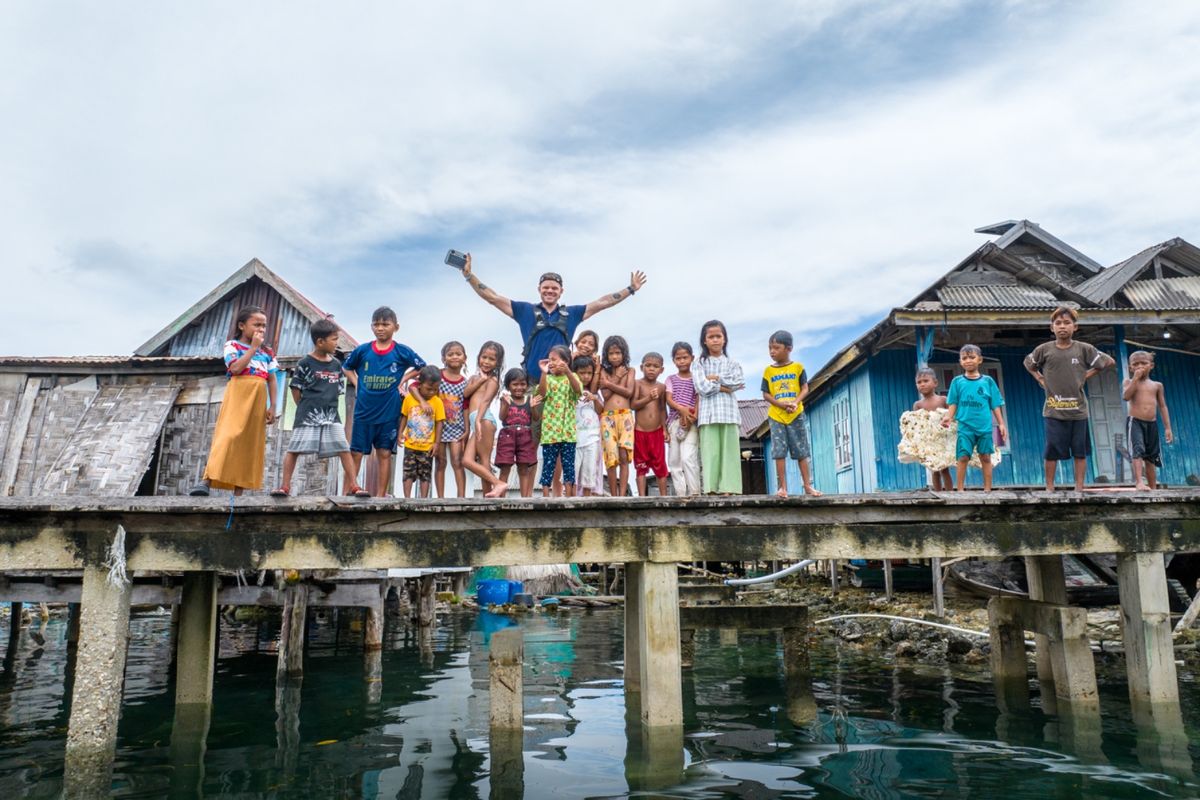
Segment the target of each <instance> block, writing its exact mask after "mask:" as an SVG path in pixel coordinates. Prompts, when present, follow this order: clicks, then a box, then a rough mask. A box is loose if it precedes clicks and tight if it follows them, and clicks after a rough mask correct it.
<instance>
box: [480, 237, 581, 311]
mask: <svg viewBox="0 0 1200 800" xmlns="http://www.w3.org/2000/svg"><path fill="white" fill-rule="evenodd" d="M463 277H464V278H466V279H467V283H469V284H471V288H472V289H474V290H475V294H477V295H479V296H480V297H482V298H483V299H484V300H486V301H487V302H489V303H491V304H492V305H493V306H495V307H496V308H498V309H500V312H501V313H503V314H504V315H505V316H506V317H512V318H514V319H515V317H513V308H512V300H510V299H509V298H507V297H505V296H504V295H502V294H499V293H498V292H497V291H496V290H495V289H493V288H492V287H490V286H485V285H484V283H483V281H481V280H479V276H477V275H476V274H475V273H473V272H471V254H470V253H467V264H466V266H465V267H463ZM584 319H587V317H586V316H585V317H584Z"/></svg>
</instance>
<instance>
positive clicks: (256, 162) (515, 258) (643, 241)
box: [0, 2, 1200, 366]
mask: <svg viewBox="0 0 1200 800" xmlns="http://www.w3.org/2000/svg"><path fill="white" fill-rule="evenodd" d="M971 8H972V7H971V6H969V5H968V6H965V9H966V10H964V6H963V5H962V4H956V3H944V4H938V5H936V6H934V5H929V4H924V3H911V4H906V5H899V4H894V3H860V4H858V5H857V6H853V7H851V6H847V5H846V4H841V3H833V2H828V3H823V4H819V5H814V4H804V5H802V6H795V5H792V4H784V3H778V4H770V5H765V4H759V5H756V6H755V13H754V14H753V15H751V14H748V13H746V11H745V9H744V8H741V7H735V6H732V5H728V4H721V3H704V4H698V3H680V4H656V5H654V6H652V7H650V8H647V7H645V6H634V5H632V4H631V5H628V6H621V7H616V8H613V7H610V6H605V8H604V11H603V12H599V11H591V10H589V9H586V8H584V7H581V6H575V5H572V4H505V5H503V6H497V5H489V4H478V5H471V4H468V5H467V6H466V7H455V8H452V9H451V8H436V9H435V8H432V7H430V8H425V7H420V8H418V9H416V10H411V9H410V10H405V11H397V10H395V9H394V8H393V7H392V6H389V5H380V6H376V7H371V8H367V7H363V6H356V7H354V8H352V9H347V8H344V7H339V8H336V9H335V8H334V7H328V8H316V9H313V8H310V9H297V8H295V7H293V6H282V5H280V6H269V5H265V4H260V5H255V6H253V7H250V8H246V7H243V6H233V5H231V6H229V7H228V8H227V9H226V10H224V11H223V12H221V13H216V12H213V11H212V10H211V7H201V6H193V7H184V8H182V9H181V8H167V7H158V8H154V9H151V10H147V9H140V10H139V12H138V14H137V16H124V17H122V16H118V15H116V14H114V13H113V12H112V10H111V8H105V9H89V8H87V7H79V8H77V9H76V10H75V12H74V13H73V14H72V15H71V16H70V17H69V18H67V19H63V18H62V17H63V14H64V12H63V11H62V10H61V7H56V6H44V7H27V8H25V9H23V11H22V12H21V14H22V15H23V16H21V17H18V18H17V19H16V20H15V21H14V24H13V25H12V26H11V27H10V28H9V31H10V33H9V34H8V36H9V39H8V41H4V40H3V38H0V52H4V53H6V54H7V55H5V56H0V66H2V67H3V70H2V73H3V74H4V75H5V76H6V77H0V108H3V110H4V111H5V118H6V119H9V120H12V119H21V120H23V124H22V125H20V126H13V127H12V128H9V129H7V130H5V131H4V132H0V148H2V150H0V152H3V153H4V154H5V155H4V180H3V185H2V186H0V201H3V205H4V206H5V207H7V208H11V209H13V211H12V213H10V214H7V215H5V217H4V218H2V219H0V232H2V233H3V239H4V241H5V242H6V246H5V250H4V252H5V255H6V257H5V259H4V265H3V267H2V269H3V271H4V275H5V277H6V278H7V280H9V281H10V283H15V284H16V285H17V286H30V287H33V286H37V287H40V290H39V292H38V294H37V297H38V298H39V299H38V300H37V301H35V302H29V299H28V297H24V296H22V293H10V294H9V295H8V296H7V297H6V298H5V300H3V301H0V302H2V303H3V307H4V311H5V313H6V315H8V316H9V317H10V318H13V319H16V320H17V322H18V326H17V328H18V333H17V335H16V336H14V337H10V347H12V348H13V349H14V350H15V351H16V352H21V353H32V354H43V353H50V352H62V353H71V352H85V351H92V352H96V351H99V352H125V351H128V350H130V349H132V347H134V346H136V344H138V343H139V342H140V341H142V340H143V339H145V338H146V337H147V336H149V334H151V333H153V332H154V331H155V330H157V329H158V328H159V327H161V326H162V325H164V324H165V323H166V322H168V321H169V320H170V319H171V318H173V317H174V315H175V314H177V313H178V312H179V311H180V310H182V309H183V308H185V307H186V306H187V305H189V304H190V303H191V302H193V301H194V300H195V299H197V298H198V297H199V296H200V295H201V294H203V293H204V292H206V291H207V290H208V289H209V288H210V287H211V286H212V285H215V284H216V283H217V282H218V281H219V280H221V279H222V278H223V277H225V275H227V274H228V273H229V272H231V271H232V270H234V269H236V268H237V267H238V266H240V265H241V264H242V263H243V262H244V261H246V260H247V259H248V258H250V257H251V256H258V257H260V258H262V259H263V260H264V261H266V263H267V264H268V266H270V267H272V268H273V269H276V270H277V271H278V272H280V273H281V274H282V275H283V276H284V277H286V278H288V279H289V280H291V281H293V282H294V283H295V284H296V285H297V286H298V287H299V288H300V289H301V290H302V291H304V292H305V293H306V294H308V295H309V296H310V297H312V298H313V299H314V300H316V301H317V302H318V303H319V304H321V305H323V306H325V307H326V308H327V309H329V310H331V311H334V312H336V313H337V315H338V317H339V319H340V320H342V321H343V323H344V324H347V325H349V326H350V327H351V329H352V330H354V331H357V332H359V333H361V334H365V333H366V324H365V323H366V319H365V317H366V316H367V315H368V314H369V312H370V310H371V309H372V308H373V307H374V306H376V305H378V304H380V303H382V302H388V303H391V304H393V305H396V306H398V307H400V310H401V312H402V316H404V318H405V332H406V334H407V335H408V336H409V338H408V341H410V342H411V343H412V344H414V345H415V346H417V347H418V349H419V350H420V351H421V352H423V353H426V354H434V353H436V351H437V348H438V347H439V346H440V344H441V342H442V341H443V340H445V339H447V338H460V339H463V340H464V341H467V343H468V345H470V346H471V347H472V348H473V347H474V344H475V343H476V342H478V341H481V340H482V339H483V338H486V337H494V336H497V335H500V338H502V341H504V342H505V343H506V344H508V345H509V346H510V347H512V348H515V350H519V343H518V342H517V340H516V336H515V330H514V328H515V326H512V325H511V323H508V322H506V321H504V320H502V319H501V318H499V316H498V315H497V314H496V313H495V312H493V311H491V310H490V309H487V308H486V306H484V305H483V304H482V302H481V301H479V300H477V299H476V298H474V297H473V296H471V294H470V293H469V291H468V290H467V289H466V287H464V286H462V285H461V284H460V283H456V282H455V281H456V278H455V276H454V275H453V274H452V273H451V272H450V270H448V269H447V268H444V267H439V266H438V265H437V263H436V261H432V260H431V262H430V263H419V264H418V263H397V262H396V260H395V259H394V258H391V257H388V256H387V255H385V253H386V250H384V249H382V248H383V245H385V244H386V245H391V246H394V247H395V248H397V249H398V250H399V251H400V252H409V253H414V252H415V253H421V254H428V256H430V257H432V258H433V259H435V258H436V255H437V254H436V251H437V250H438V249H444V248H445V247H450V246H454V247H467V248H470V249H472V250H473V251H474V252H475V253H476V256H477V265H478V270H479V272H480V273H481V274H482V275H483V276H484V277H485V278H486V279H487V280H488V282H489V283H492V284H494V285H495V286H497V287H498V288H499V289H501V290H502V291H504V292H506V293H511V294H513V295H514V296H517V297H526V296H527V297H529V298H530V299H531V298H532V295H533V292H532V286H533V283H534V281H535V279H536V276H537V274H538V273H539V272H541V271H543V270H545V269H558V270H560V271H562V272H564V273H565V274H566V277H567V292H568V299H569V300H570V301H574V302H582V301H586V300H590V299H593V298H594V297H596V296H599V295H600V294H602V293H604V292H606V291H610V290H612V289H614V288H616V287H618V286H621V285H623V284H624V283H625V281H626V280H627V275H628V271H629V269H631V268H633V267H641V268H644V269H646V270H647V272H649V273H650V275H651V282H650V284H649V285H648V286H647V289H646V291H645V292H644V293H643V294H641V295H639V296H638V297H637V298H636V299H634V300H632V301H630V302H627V303H625V304H623V305H621V306H619V307H618V308H616V309H614V310H612V311H608V312H605V314H604V315H603V316H602V317H599V318H597V319H596V320H595V323H596V327H597V328H598V329H599V330H600V331H601V333H602V334H604V333H609V332H615V331H619V332H622V333H625V334H626V335H627V336H628V337H629V338H630V339H631V343H632V345H633V349H634V351H635V352H641V351H644V350H645V349H650V348H652V347H653V348H656V349H665V348H666V347H668V346H669V344H670V343H671V342H672V341H674V340H675V339H677V338H686V339H688V340H694V339H695V338H696V337H697V334H698V330H696V329H697V327H698V324H699V323H700V322H701V321H703V320H704V319H707V318H709V317H711V316H718V317H721V318H723V319H725V320H726V322H727V323H729V324H730V327H731V338H732V339H733V344H734V350H735V354H737V355H739V356H740V357H742V358H744V359H745V360H746V361H747V362H748V363H749V364H759V363H761V362H762V360H763V357H762V355H761V351H763V350H765V344H764V343H759V342H751V341H747V340H746V339H745V337H748V336H749V335H750V332H751V331H753V332H754V333H755V334H756V335H757V334H758V333H759V332H760V331H762V330H765V329H766V328H774V327H789V328H791V329H793V330H794V331H795V332H796V333H797V336H798V340H799V341H800V342H801V343H802V345H803V344H807V345H809V346H815V345H816V344H817V343H819V342H820V341H821V340H822V338H823V337H824V336H825V335H826V334H825V333H823V331H824V330H825V329H827V328H829V327H831V326H840V325H845V324H850V323H854V322H860V323H861V324H863V325H864V326H865V325H866V324H868V323H869V322H870V321H871V320H872V319H873V318H874V317H877V316H879V315H881V313H882V312H883V311H884V310H885V309H887V308H890V307H891V306H893V305H896V304H898V303H902V302H904V301H907V300H908V299H910V298H911V297H912V296H913V295H914V294H916V292H917V291H918V290H919V289H920V288H922V287H923V286H924V285H925V284H927V283H928V282H929V281H931V280H932V279H933V278H935V277H936V276H938V275H940V274H941V273H942V272H944V271H945V270H946V269H947V268H948V267H949V266H951V265H952V264H953V263H955V262H957V261H958V260H959V259H960V258H961V257H963V256H964V255H965V254H966V253H967V252H969V251H970V250H971V249H972V248H974V247H975V246H977V245H978V244H979V243H981V242H982V241H983V239H982V238H981V237H979V236H977V235H975V234H972V233H971V229H972V228H974V227H976V226H978V225H980V224H983V223H987V222H993V221H996V220H999V219H1004V218H1008V217H1012V216H1024V217H1028V218H1031V219H1035V220H1038V221H1039V222H1041V223H1042V224H1043V225H1045V226H1046V227H1047V228H1048V229H1049V230H1051V231H1053V232H1054V233H1056V234H1057V235H1059V236H1061V237H1063V238H1064V239H1066V240H1067V241H1069V242H1071V243H1072V244H1075V245H1076V246H1078V247H1079V248H1080V249H1082V250H1084V251H1085V252H1088V253H1089V254H1091V255H1093V257H1095V258H1097V259H1098V260H1100V261H1102V262H1113V261H1116V260H1118V259H1120V258H1122V257H1124V256H1126V255H1128V254H1130V253H1132V252H1134V251H1136V250H1138V249H1140V248H1141V247H1143V246H1145V245H1147V244H1150V243H1151V242H1153V241H1158V240H1161V239H1164V238H1167V237H1169V236H1172V235H1183V236H1185V237H1188V236H1190V237H1191V238H1193V239H1197V238H1200V235H1198V234H1197V233H1196V232H1195V231H1192V230H1189V229H1188V227H1187V226H1188V225H1192V226H1194V213H1193V209H1194V203H1192V202H1190V195H1191V192H1192V191H1194V187H1195V186H1196V185H1197V182H1198V180H1197V179H1198V178H1200V155H1198V153H1200V148H1197V147H1196V144H1197V142H1196V141H1195V135H1194V133H1193V132H1194V131H1195V130H1197V129H1198V128H1197V122H1200V120H1198V119H1197V115H1198V111H1197V109H1200V103H1197V99H1198V98H1197V97H1196V89H1195V88H1194V87H1196V86H1198V85H1200V80H1198V79H1200V64H1198V63H1197V62H1196V61H1195V59H1194V58H1192V57H1191V54H1192V53H1194V52H1196V51H1197V49H1198V47H1197V45H1200V41H1198V38H1200V33H1198V30H1200V12H1198V11H1197V10H1196V8H1195V7H1194V6H1193V5H1191V4H1186V3H1159V4H1150V5H1145V4H1137V5H1135V4H1124V3H1111V4H1104V5H1090V6H1089V7H1088V8H1087V9H1083V10H1077V11H1074V12H1066V13H1063V14H1047V13H1045V12H1044V11H1040V10H1039V8H1040V7H1036V6H1035V7H1030V6H1027V5H1025V4H1020V3H1014V4H1012V5H1010V6H1009V11H1008V16H1009V19H1008V21H1001V20H993V23H992V24H994V25H996V26H997V27H996V31H995V35H985V36H981V37H979V38H978V39H977V40H976V41H973V42H972V45H971V47H970V50H969V55H968V56H965V57H964V56H959V57H954V58H949V59H947V63H948V64H950V65H951V67H950V68H949V69H947V70H946V71H945V72H939V71H938V70H937V69H936V65H934V66H931V67H930V68H927V69H923V70H922V69H920V68H919V67H920V66H921V64H922V62H923V61H924V60H928V59H930V58H932V55H931V53H932V51H934V50H936V49H938V48H939V47H940V46H941V45H942V44H944V43H943V42H937V41H930V42H928V43H926V44H927V45H928V46H921V43H920V42H919V40H914V41H916V42H917V44H915V45H914V46H913V48H912V51H911V52H909V53H907V54H906V55H905V57H904V58H905V63H906V64H909V65H910V66H912V67H913V76H912V77H907V78H903V79H899V78H893V77H891V76H889V75H886V74H884V75H879V74H875V75H874V76H873V78H874V79H873V80H867V79H865V78H864V79H861V80H849V79H847V78H846V77H845V75H842V74H840V73H839V72H838V71H837V66H838V65H837V64H836V63H833V64H825V63H824V62H822V61H821V60H820V58H819V56H820V55H821V53H823V52H824V51H825V50H827V49H830V48H831V47H832V46H833V45H837V46H839V47H842V48H848V50H847V58H853V59H855V61H856V66H861V65H862V63H863V62H865V63H866V64H867V65H868V66H871V61H872V58H873V57H874V56H873V52H874V48H875V46H876V45H878V44H880V43H885V42H887V41H888V37H889V36H891V35H893V34H896V35H899V33H900V32H901V31H904V32H905V35H907V36H912V35H913V31H920V30H923V29H925V28H926V27H928V28H929V30H931V31H932V30H938V31H943V33H944V29H943V28H939V27H936V26H938V25H940V24H943V23H947V22H953V21H955V20H958V21H959V22H960V23H961V25H963V26H966V27H962V28H961V29H960V30H961V35H962V36H964V37H966V36H967V35H968V34H974V35H978V32H972V31H970V30H969V25H970V23H971V20H972V17H971V15H970V13H969V12H970V10H971ZM51 30H53V31H54V34H53V36H51V35H50V34H49V31H51ZM0 37H3V35H2V34H0ZM906 41H907V40H906ZM893 44H894V43H893ZM780 48H785V49H787V48H790V51H789V52H782V51H781V49H780ZM793 56H794V58H792V57H793ZM789 63H795V64H803V65H804V66H803V67H801V66H796V67H792V68H789V67H787V65H788V64H789ZM814 63H816V64H823V65H824V66H823V68H827V69H829V70H830V72H829V74H828V75H814V74H811V73H806V72H801V70H806V69H811V68H812V67H811V64H814ZM888 67H889V64H887V63H884V62H882V61H881V62H880V64H879V71H886V70H887V69H888ZM789 69H790V70H792V71H790V72H789ZM863 74H872V71H871V70H867V71H866V72H864V73H863ZM764 76H766V77H764ZM743 86H744V87H745V92H746V95H747V98H746V99H743V98H741V97H740V96H739V92H740V90H741V89H742V87H743ZM822 86H825V87H826V89H825V91H818V90H819V89H820V88H821V87H822ZM805 87H808V90H806V89H805ZM813 87H816V88H815V89H814V88H813ZM756 92H757V93H758V94H759V95H761V94H762V93H764V92H767V93H769V92H775V93H777V95H778V97H777V99H776V100H775V101H774V102H763V101H762V100H761V98H760V99H759V100H756V101H751V100H750V99H749V98H750V97H752V96H754V95H755V93H756ZM809 97H811V98H815V100H814V102H812V103H811V104H809V103H807V102H805V98H809ZM831 97H832V98H833V99H831ZM817 100H819V102H817ZM631 104H636V106H637V107H640V108H645V109H647V113H648V114H651V115H653V114H655V113H657V112H658V109H657V108H656V105H659V104H661V105H665V106H667V107H669V108H675V107H678V108H679V109H680V112H679V113H680V118H679V120H674V119H671V118H670V116H669V115H668V116H665V118H663V122H662V128H663V129H662V130H653V129H650V130H647V129H646V128H644V127H641V126H639V124H638V120H637V119H630V118H624V119H622V118H621V115H622V114H629V113H630V111H629V108H630V106H631ZM653 118H654V119H659V118H660V117H658V116H654V117H653ZM430 241H433V242H436V244H435V245H430V244H429V242H430ZM35 278H36V280H35ZM422 285H424V287H425V289H424V290H423V291H422V290H421V289H420V288H419V287H421V286H422ZM46 289H49V291H46ZM42 298H44V299H42ZM47 313H54V314H59V315H62V316H65V317H68V318H72V319H75V320H78V329H77V331H78V332H77V333H72V334H69V336H68V338H66V339H64V338H63V337H50V338H47V337H46V336H44V335H43V334H42V333H41V331H40V330H39V328H40V327H43V326H44V325H45V317H46V314H47ZM93 314H99V315H101V316H102V317H103V318H104V319H105V320H106V322H105V323H104V324H96V323H95V322H93V321H92V315H93ZM111 320H115V321H116V322H115V323H114V322H112V321H111ZM742 332H745V336H743V334H742ZM837 344H841V343H840V342H830V343H827V345H826V346H825V348H826V349H828V348H829V347H833V346H835V345H837ZM510 360H512V358H511V357H510ZM813 366H816V365H815V364H814V365H813Z"/></svg>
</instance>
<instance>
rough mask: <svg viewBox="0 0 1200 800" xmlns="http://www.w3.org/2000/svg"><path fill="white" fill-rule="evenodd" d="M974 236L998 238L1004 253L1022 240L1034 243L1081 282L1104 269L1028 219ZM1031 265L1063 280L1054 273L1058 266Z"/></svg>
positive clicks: (979, 230)
mask: <svg viewBox="0 0 1200 800" xmlns="http://www.w3.org/2000/svg"><path fill="white" fill-rule="evenodd" d="M975 232H976V233H984V234H990V235H994V236H998V237H999V238H997V239H996V240H995V241H994V242H993V244H995V245H996V246H997V247H999V248H1001V249H1004V250H1007V249H1009V248H1010V246H1011V245H1014V244H1016V243H1018V242H1019V241H1020V240H1021V239H1022V238H1025V239H1026V240H1028V241H1031V242H1034V243H1036V244H1037V245H1038V246H1039V248H1040V249H1043V250H1049V251H1050V252H1051V253H1052V254H1054V255H1057V256H1059V257H1060V258H1062V259H1063V260H1064V261H1065V262H1066V266H1067V267H1068V272H1075V273H1077V274H1078V276H1079V279H1086V278H1087V277H1089V276H1091V275H1094V274H1096V273H1097V272H1099V271H1100V270H1102V269H1104V267H1103V266H1102V265H1101V264H1100V262H1098V261H1096V260H1094V259H1092V258H1090V257H1088V256H1087V255H1085V254H1083V253H1081V252H1080V251H1078V250H1076V249H1075V248H1074V247H1072V246H1071V245H1069V244H1067V243H1066V242H1064V241H1063V240H1062V239H1059V238H1058V237H1057V236H1055V235H1054V234H1052V233H1050V232H1049V231H1047V230H1045V229H1044V228H1042V226H1041V225H1038V224H1037V223H1036V222H1031V221H1029V220H1027V219H1009V220H1005V221H1004V222H997V223H995V224H992V225H984V226H983V227H982V228H976V229H975ZM1028 262H1029V263H1030V264H1032V265H1033V266H1036V267H1039V268H1041V269H1045V270H1046V271H1047V272H1048V273H1049V274H1050V275H1051V277H1059V278H1061V277H1062V276H1061V273H1059V271H1058V270H1057V269H1054V267H1056V266H1057V265H1055V264H1052V263H1049V262H1043V263H1040V264H1039V263H1038V259H1033V258H1029V259H1028ZM1056 273H1057V274H1056ZM1060 282H1063V281H1061V280H1060Z"/></svg>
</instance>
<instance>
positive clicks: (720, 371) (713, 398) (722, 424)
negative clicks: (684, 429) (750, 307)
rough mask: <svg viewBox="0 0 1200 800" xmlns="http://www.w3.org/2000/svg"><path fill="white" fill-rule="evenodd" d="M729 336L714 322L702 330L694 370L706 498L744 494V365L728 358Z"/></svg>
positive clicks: (723, 327)
mask: <svg viewBox="0 0 1200 800" xmlns="http://www.w3.org/2000/svg"><path fill="white" fill-rule="evenodd" d="M728 344H729V334H728V332H727V331H726V330H725V324H724V323H723V322H721V321H720V320H717V319H714V320H709V321H708V322H706V323H704V325H703V327H701V328H700V352H701V354H702V355H701V356H700V358H699V360H697V362H696V368H695V369H693V370H692V382H693V384H695V387H696V394H698V395H700V396H701V397H702V398H703V400H701V402H700V409H699V413H698V415H697V418H696V424H697V425H698V426H699V430H700V464H701V480H702V483H703V485H704V492H705V493H706V494H741V493H742V461H741V452H740V448H739V444H738V429H739V427H740V425H741V412H739V411H738V404H737V397H736V396H735V395H736V393H737V391H738V390H739V389H741V388H743V387H744V386H745V383H746V381H745V378H744V377H743V375H742V365H741V364H739V363H738V362H736V361H734V360H733V359H732V358H730V357H729V356H728V355H727V354H726V347H727V345H728Z"/></svg>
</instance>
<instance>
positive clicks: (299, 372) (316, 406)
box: [291, 356, 345, 427]
mask: <svg viewBox="0 0 1200 800" xmlns="http://www.w3.org/2000/svg"><path fill="white" fill-rule="evenodd" d="M343 381H345V376H343V375H342V362H341V361H338V359H337V357H336V356H335V357H332V358H330V359H329V360H328V361H318V360H317V359H315V358H313V357H312V356H305V357H304V358H302V359H300V362H299V363H298V364H296V373H295V374H294V375H292V384H291V385H292V387H293V388H295V389H299V390H300V405H298V406H296V426H297V427H299V426H301V425H331V424H334V423H339V422H341V418H340V417H339V416H338V397H339V396H340V395H341V394H342V388H343Z"/></svg>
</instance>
